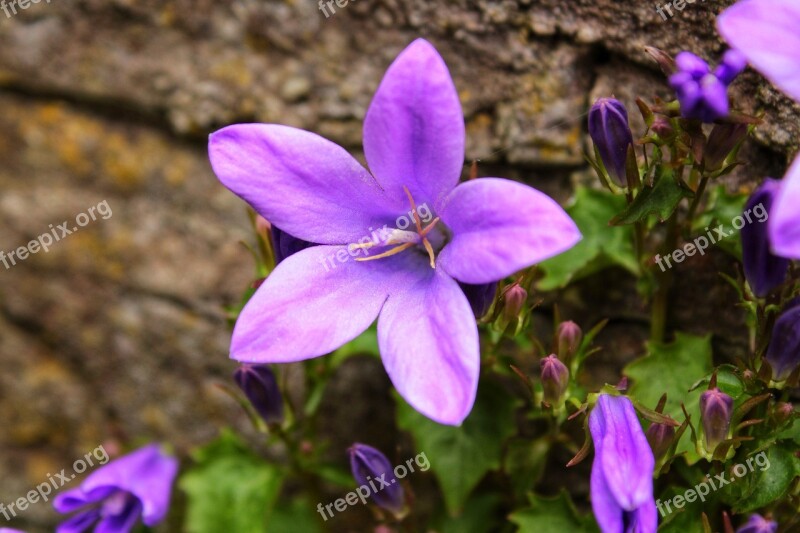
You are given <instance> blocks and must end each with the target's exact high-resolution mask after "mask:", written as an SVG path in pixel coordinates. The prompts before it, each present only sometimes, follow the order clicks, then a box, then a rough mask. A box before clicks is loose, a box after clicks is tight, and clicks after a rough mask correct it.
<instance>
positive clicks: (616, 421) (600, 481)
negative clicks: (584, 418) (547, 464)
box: [589, 394, 658, 533]
mask: <svg viewBox="0 0 800 533" xmlns="http://www.w3.org/2000/svg"><path fill="white" fill-rule="evenodd" d="M589 429H590V431H591V433H592V441H593V442H594V462H593V463H592V479H591V493H592V509H593V510H594V516H595V518H596V519H597V523H598V524H599V525H600V529H601V530H602V531H603V533H653V532H655V530H656V528H657V527H658V516H657V511H656V504H655V501H654V500H653V469H654V468H655V458H654V457H653V452H652V451H651V449H650V445H649V444H648V443H647V438H646V437H645V435H644V432H643V431H642V426H641V424H640V423H639V419H638V418H637V417H636V411H634V409H633V404H632V403H631V401H630V400H629V399H628V398H626V397H624V396H611V395H608V394H601V395H600V396H599V397H598V399H597V405H595V407H594V409H593V410H592V413H591V414H590V415H589Z"/></svg>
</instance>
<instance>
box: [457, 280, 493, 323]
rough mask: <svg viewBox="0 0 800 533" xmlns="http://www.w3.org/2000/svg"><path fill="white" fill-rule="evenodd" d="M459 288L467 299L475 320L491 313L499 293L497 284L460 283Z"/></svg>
mask: <svg viewBox="0 0 800 533" xmlns="http://www.w3.org/2000/svg"><path fill="white" fill-rule="evenodd" d="M458 285H459V287H461V290H462V291H463V292H464V296H466V297H467V301H468V302H469V305H470V307H472V312H473V314H474V315H475V318H481V317H482V316H483V315H485V314H486V313H488V312H489V308H491V307H492V302H493V301H494V296H495V293H497V283H484V284H482V285H470V284H469V283H459V284H458Z"/></svg>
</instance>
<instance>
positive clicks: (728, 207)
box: [687, 185, 760, 259]
mask: <svg viewBox="0 0 800 533" xmlns="http://www.w3.org/2000/svg"><path fill="white" fill-rule="evenodd" d="M745 203H747V195H746V194H728V193H727V191H726V190H725V186H724V185H719V186H717V187H715V188H713V189H712V190H711V191H710V192H709V195H708V202H707V207H706V210H705V212H704V213H702V214H701V215H699V216H698V217H697V218H695V220H694V222H693V223H692V232H694V234H695V235H696V236H700V235H706V234H707V232H709V231H710V232H711V234H712V236H714V238H715V239H716V238H717V235H716V233H715V232H714V228H716V227H717V226H718V225H719V224H724V225H725V228H724V230H725V232H726V233H728V236H727V237H726V238H725V239H721V240H719V241H717V242H716V246H719V247H720V248H721V249H722V250H724V251H725V252H727V253H729V254H731V255H733V256H734V257H736V258H738V259H741V257H742V242H741V239H740V238H739V230H738V229H736V228H734V227H733V224H732V222H731V221H732V220H733V219H734V218H736V217H737V216H739V215H741V214H742V211H744V206H745ZM750 216H751V217H752V218H751V220H753V222H752V223H753V224H760V222H758V219H757V218H756V217H754V216H753V215H750ZM706 228H708V229H706ZM687 242H688V241H687Z"/></svg>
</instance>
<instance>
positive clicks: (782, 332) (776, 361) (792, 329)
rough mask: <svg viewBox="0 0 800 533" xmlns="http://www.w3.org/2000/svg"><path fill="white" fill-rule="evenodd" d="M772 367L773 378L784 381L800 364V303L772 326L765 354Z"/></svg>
mask: <svg viewBox="0 0 800 533" xmlns="http://www.w3.org/2000/svg"><path fill="white" fill-rule="evenodd" d="M765 358H766V360H767V361H768V362H769V365H770V367H772V379H774V380H775V381H783V380H784V379H786V378H788V377H789V376H790V375H791V374H792V372H794V369H795V368H797V365H800V305H798V304H797V303H795V304H794V305H793V306H791V307H789V308H788V309H786V310H785V311H783V313H781V316H779V317H778V320H776V321H775V326H774V327H773V328H772V338H771V339H770V341H769V346H768V347H767V353H766V356H765Z"/></svg>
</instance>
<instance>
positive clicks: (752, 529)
mask: <svg viewBox="0 0 800 533" xmlns="http://www.w3.org/2000/svg"><path fill="white" fill-rule="evenodd" d="M776 531H778V523H777V522H773V521H772V520H767V519H766V518H764V517H763V516H761V515H757V514H754V515H750V519H749V520H748V521H747V522H746V523H745V524H744V525H743V526H742V527H740V528H739V529H737V530H736V533H775V532H776Z"/></svg>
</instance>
